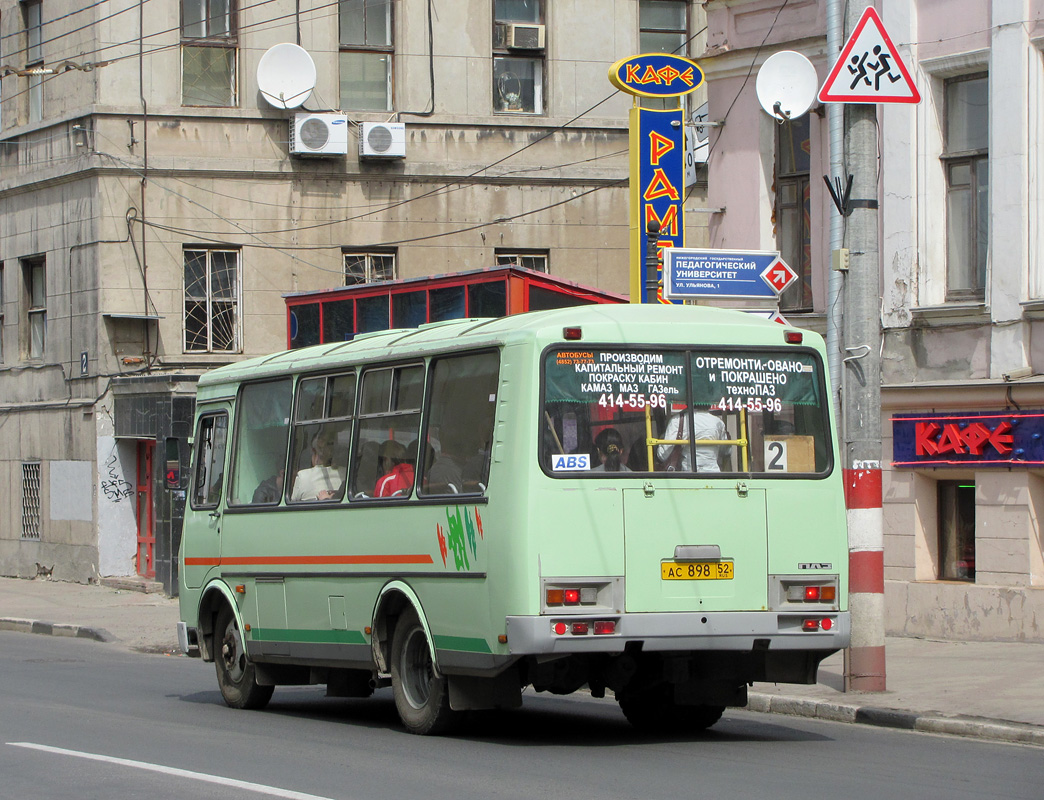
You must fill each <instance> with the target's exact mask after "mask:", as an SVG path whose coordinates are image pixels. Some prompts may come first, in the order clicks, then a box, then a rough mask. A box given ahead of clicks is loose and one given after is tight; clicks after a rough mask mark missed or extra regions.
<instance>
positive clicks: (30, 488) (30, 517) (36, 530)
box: [22, 461, 40, 540]
mask: <svg viewBox="0 0 1044 800" xmlns="http://www.w3.org/2000/svg"><path fill="white" fill-rule="evenodd" d="M22 538H23V539H35V540H39V539H40V463H39V462H38V461H37V462H33V463H29V464H22Z"/></svg>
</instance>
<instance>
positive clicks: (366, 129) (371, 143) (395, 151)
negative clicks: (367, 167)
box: [359, 122, 406, 158]
mask: <svg viewBox="0 0 1044 800" xmlns="http://www.w3.org/2000/svg"><path fill="white" fill-rule="evenodd" d="M360 127H361V131H360V133H359V157H360V158H405V157H406V123H405V122H364V123H362V125H361V126H360Z"/></svg>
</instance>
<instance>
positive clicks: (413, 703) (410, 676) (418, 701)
mask: <svg viewBox="0 0 1044 800" xmlns="http://www.w3.org/2000/svg"><path fill="white" fill-rule="evenodd" d="M391 680H392V693H393V694H394V695H395V708H396V710H397V711H398V712H399V719H401V720H402V724H403V725H405V726H406V730H408V731H409V732H410V733H417V734H421V735H423V734H438V733H445V732H446V731H448V730H449V729H450V728H451V727H452V724H453V722H454V721H455V720H454V717H455V714H454V713H453V711H452V710H451V709H450V706H449V684H448V682H447V681H446V678H445V677H436V675H435V668H434V664H432V661H431V650H430V649H429V647H428V637H427V635H425V633H424V627H423V626H422V625H421V624H420V620H419V619H417V615H416V613H415V612H413V611H412V610H411V611H407V612H405V613H404V614H403V615H402V616H400V617H399V621H398V623H397V624H396V626H395V635H394V637H393V638H392V657H391Z"/></svg>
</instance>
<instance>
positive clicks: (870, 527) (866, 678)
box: [842, 0, 885, 691]
mask: <svg viewBox="0 0 1044 800" xmlns="http://www.w3.org/2000/svg"><path fill="white" fill-rule="evenodd" d="M869 4H870V3H869V2H868V0H851V1H850V2H849V5H848V16H847V18H846V20H845V29H846V31H849V32H851V31H852V29H853V28H854V27H855V25H856V23H857V22H858V20H859V17H860V16H861V15H862V13H863V10H864V9H865V8H866V6H868V5H869ZM844 143H845V160H846V163H847V164H848V168H849V171H850V172H851V173H852V175H853V182H852V199H851V202H850V208H851V209H852V211H851V214H850V216H849V217H848V224H847V235H848V243H849V249H850V251H851V261H850V266H849V271H848V278H847V282H846V286H845V293H844V309H845V313H844V330H843V335H844V345H845V347H844V352H845V358H844V365H845V369H844V393H843V402H842V405H843V415H844V423H845V426H844V431H845V445H844V447H845V456H844V458H845V460H844V463H843V464H842V466H843V467H844V477H845V498H846V505H847V508H848V545H849V610H850V611H851V618H852V646H851V650H850V651H849V658H848V659H847V672H846V675H845V687H846V688H847V689H852V690H859V691H884V689H885V624H884V531H883V516H882V512H881V361H880V351H881V318H880V308H879V305H880V297H881V277H880V269H881V267H880V253H879V248H878V200H877V198H878V192H879V189H878V162H877V106H876V105H867V104H853V103H849V104H847V105H846V106H845V131H844Z"/></svg>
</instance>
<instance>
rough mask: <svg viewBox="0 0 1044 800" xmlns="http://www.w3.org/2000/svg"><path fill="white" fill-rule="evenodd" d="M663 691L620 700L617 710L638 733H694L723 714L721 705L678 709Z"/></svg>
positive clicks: (679, 706) (709, 724)
mask: <svg viewBox="0 0 1044 800" xmlns="http://www.w3.org/2000/svg"><path fill="white" fill-rule="evenodd" d="M665 694H666V692H665V691H657V692H643V693H642V694H639V695H634V696H632V697H624V698H621V700H620V710H621V711H623V714H624V716H625V717H626V718H627V721H628V722H630V723H631V726H632V727H633V728H634V729H635V730H637V731H639V732H640V733H649V734H652V733H661V734H662V733H675V734H676V733H695V732H697V731H704V730H707V728H709V727H711V726H712V725H713V724H714V723H716V722H717V721H718V720H719V719H721V715H722V714H724V713H725V706H712V705H696V706H681V705H677V704H676V703H674V702H673V701H672V700H669V699H668V698H667V697H666V696H665Z"/></svg>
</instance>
